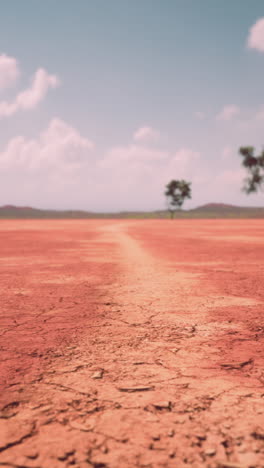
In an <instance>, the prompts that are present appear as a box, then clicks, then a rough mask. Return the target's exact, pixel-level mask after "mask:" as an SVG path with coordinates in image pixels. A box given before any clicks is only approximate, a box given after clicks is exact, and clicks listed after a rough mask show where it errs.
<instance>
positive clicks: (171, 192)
mask: <svg viewBox="0 0 264 468" xmlns="http://www.w3.org/2000/svg"><path fill="white" fill-rule="evenodd" d="M165 196H166V198H167V205H168V210H169V212H170V216H171V218H173V217H174V214H175V211H176V210H179V209H181V207H182V205H183V203H184V201H185V199H186V198H191V182H186V180H171V181H170V182H169V183H168V184H167V185H166V191H165Z"/></svg>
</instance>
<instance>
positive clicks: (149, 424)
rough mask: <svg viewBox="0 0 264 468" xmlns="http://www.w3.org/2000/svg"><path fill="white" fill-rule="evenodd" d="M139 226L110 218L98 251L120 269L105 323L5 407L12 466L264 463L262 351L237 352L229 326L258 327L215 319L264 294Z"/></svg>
mask: <svg viewBox="0 0 264 468" xmlns="http://www.w3.org/2000/svg"><path fill="white" fill-rule="evenodd" d="M131 225H132V223H129V222H128V223H122V222H116V223H109V224H107V225H104V226H102V227H100V226H98V228H97V240H96V241H95V243H94V246H96V244H97V246H98V249H99V250H100V259H98V260H99V261H101V262H104V261H107V259H109V257H110V258H111V261H113V262H114V263H115V265H116V269H117V271H118V274H116V275H115V276H114V278H113V281H111V282H110V280H108V284H107V287H106V285H104V284H98V285H97V293H98V299H97V300H98V304H97V305H98V310H99V312H98V313H99V317H98V321H97V323H96V324H95V323H94V322H93V323H90V328H89V329H88V330H87V331H84V332H83V333H82V334H80V335H79V337H78V339H77V340H76V341H75V342H74V343H73V344H72V346H69V347H68V348H64V352H62V353H61V356H58V357H57V358H56V362H54V361H52V362H51V363H50V364H48V365H47V366H46V368H45V370H44V371H43V373H42V374H41V376H40V378H39V379H37V380H35V381H32V382H31V383H30V385H28V386H27V387H26V389H25V391H24V395H23V398H22V399H21V398H20V397H19V394H17V402H14V401H13V402H10V404H9V406H7V407H6V408H4V409H3V410H2V419H0V424H1V423H2V422H3V426H2V431H3V427H5V428H6V429H4V430H5V433H6V434H7V437H6V440H5V443H4V444H1V447H2V452H1V453H0V466H1V465H2V466H6V467H7V466H12V467H18V466H20V467H21V466H23V467H27V468H29V467H32V468H37V467H41V468H46V467H47V468H48V467H52V468H57V467H58V468H59V467H68V466H76V467H80V468H84V467H89V466H92V467H96V468H99V467H100V468H103V467H106V468H107V467H109V468H116V467H121V468H122V467H124V468H125V467H130V466H131V467H133V466H137V467H158V466H160V467H176V466H177V467H185V466H192V467H197V468H199V467H207V468H217V467H218V468H220V467H222V468H224V467H229V468H231V467H233V468H239V467H256V468H260V467H262V466H263V463H262V460H263V456H264V447H263V430H262V429H261V424H262V422H263V382H262V380H261V379H262V375H261V370H260V369H259V368H258V365H256V364H255V356H253V357H252V356H251V355H249V356H245V359H244V356H243V360H236V361H234V359H233V356H232V360H231V361H228V362H227V358H228V343H229V341H228V339H227V337H229V336H231V337H232V334H234V333H235V335H236V337H240V338H241V339H249V338H250V337H249V332H248V329H247V328H246V327H244V325H243V323H230V322H229V321H228V320H226V321H225V320H221V321H219V320H217V319H216V320H213V319H212V318H211V317H212V315H213V314H214V313H215V312H217V309H218V308H219V309H220V310H222V309H223V308H225V307H232V308H234V307H241V306H242V307H255V306H256V305H257V304H258V301H256V300H254V299H250V298H243V297H237V296H230V295H229V296H228V295H225V296H222V295H221V294H218V293H217V292H213V291H211V292H210V293H208V288H207V282H206V281H207V280H206V279H205V278H204V276H203V275H201V274H200V273H197V272H195V271H194V272H190V271H188V272H186V271H184V268H182V269H181V268H180V267H179V265H178V266H177V270H178V271H175V268H172V265H171V263H166V262H165V261H163V260H161V259H158V258H157V257H154V256H152V255H151V254H150V253H148V251H147V250H146V249H145V248H143V247H142V246H141V245H140V243H139V242H138V241H137V240H135V238H134V236H132V235H131V234H129V233H128V232H129V231H128V227H130V226H131ZM100 246H101V247H100ZM76 248H77V249H78V247H76ZM100 291H101V295H100ZM216 316H217V314H216ZM84 326H85V324H84ZM86 326H89V322H86ZM230 333H231V335H230ZM0 427H1V426H0ZM1 433H2V432H1Z"/></svg>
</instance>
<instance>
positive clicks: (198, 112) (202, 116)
mask: <svg viewBox="0 0 264 468" xmlns="http://www.w3.org/2000/svg"><path fill="white" fill-rule="evenodd" d="M194 116H195V117H196V118H197V119H199V120H203V119H204V118H205V113H204V112H200V111H197V112H195V113H194Z"/></svg>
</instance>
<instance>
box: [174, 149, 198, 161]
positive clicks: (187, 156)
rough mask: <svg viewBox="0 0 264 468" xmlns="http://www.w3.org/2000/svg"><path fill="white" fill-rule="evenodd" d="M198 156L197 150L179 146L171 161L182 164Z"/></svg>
mask: <svg viewBox="0 0 264 468" xmlns="http://www.w3.org/2000/svg"><path fill="white" fill-rule="evenodd" d="M199 157H200V153H199V152H198V151H193V150H192V149H190V148H180V149H179V150H178V151H176V153H175V154H174V156H173V161H175V162H176V161H177V162H179V163H182V164H186V163H189V162H193V161H195V160H196V159H198V158H199Z"/></svg>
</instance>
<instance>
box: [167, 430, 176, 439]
mask: <svg viewBox="0 0 264 468" xmlns="http://www.w3.org/2000/svg"><path fill="white" fill-rule="evenodd" d="M167 435H168V437H173V436H174V435H175V431H174V429H171V430H170V431H169V432H168V433H167Z"/></svg>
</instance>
